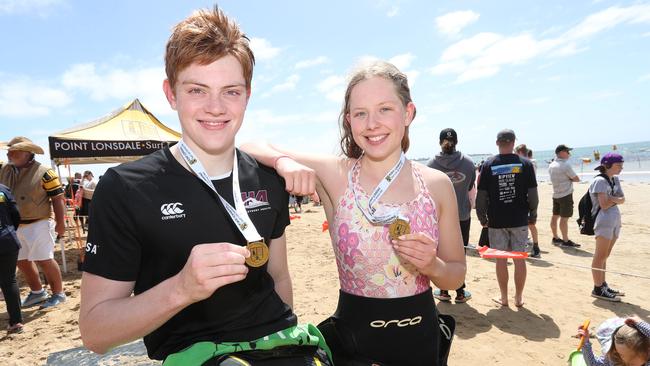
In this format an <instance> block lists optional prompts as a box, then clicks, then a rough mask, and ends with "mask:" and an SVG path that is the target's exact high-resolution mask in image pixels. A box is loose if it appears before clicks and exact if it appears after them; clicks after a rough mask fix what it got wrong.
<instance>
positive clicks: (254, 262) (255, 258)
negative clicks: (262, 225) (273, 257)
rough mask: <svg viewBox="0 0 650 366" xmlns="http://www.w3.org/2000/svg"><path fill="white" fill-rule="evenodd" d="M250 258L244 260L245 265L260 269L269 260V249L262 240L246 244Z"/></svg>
mask: <svg viewBox="0 0 650 366" xmlns="http://www.w3.org/2000/svg"><path fill="white" fill-rule="evenodd" d="M246 248H248V251H249V252H251V256H250V257H248V258H246V264H248V265H249V266H251V267H261V266H263V265H264V264H266V262H268V260H269V247H268V246H267V245H266V244H265V243H264V241H263V240H260V241H254V242H251V243H248V244H246Z"/></svg>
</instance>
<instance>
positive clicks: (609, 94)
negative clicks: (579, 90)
mask: <svg viewBox="0 0 650 366" xmlns="http://www.w3.org/2000/svg"><path fill="white" fill-rule="evenodd" d="M622 94H623V93H622V92H620V91H617V90H602V91H598V92H594V93H591V94H589V95H587V96H586V98H587V99H592V100H603V99H610V98H614V97H618V96H619V95H622Z"/></svg>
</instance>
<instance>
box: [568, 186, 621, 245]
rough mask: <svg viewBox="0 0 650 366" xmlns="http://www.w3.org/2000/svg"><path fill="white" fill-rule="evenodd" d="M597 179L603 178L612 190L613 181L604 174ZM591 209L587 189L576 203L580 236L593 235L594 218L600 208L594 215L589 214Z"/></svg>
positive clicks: (591, 204) (591, 203)
mask: <svg viewBox="0 0 650 366" xmlns="http://www.w3.org/2000/svg"><path fill="white" fill-rule="evenodd" d="M597 176H598V177H603V178H605V179H606V180H607V182H608V183H609V185H610V186H611V187H612V191H613V190H614V180H613V179H612V180H610V179H609V177H608V176H607V175H605V174H598V175H597ZM592 209H593V202H591V195H590V194H589V189H588V188H587V192H585V194H584V195H583V196H582V198H580V202H578V220H577V222H578V227H579V228H580V234H582V235H590V236H592V235H594V224H595V223H596V216H598V213H600V207H598V210H596V213H595V214H594V215H592V214H591V210H592Z"/></svg>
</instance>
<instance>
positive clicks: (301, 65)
mask: <svg viewBox="0 0 650 366" xmlns="http://www.w3.org/2000/svg"><path fill="white" fill-rule="evenodd" d="M328 62H330V59H329V58H327V57H325V56H318V57H316V58H312V59H308V60H302V61H298V62H296V66H294V67H295V68H296V69H306V68H308V67H314V66H318V65H322V64H325V63H328Z"/></svg>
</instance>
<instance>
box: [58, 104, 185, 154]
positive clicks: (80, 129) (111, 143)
mask: <svg viewBox="0 0 650 366" xmlns="http://www.w3.org/2000/svg"><path fill="white" fill-rule="evenodd" d="M180 138H181V134H180V133H178V132H176V131H174V130H172V129H171V128H169V127H167V126H165V125H164V124H162V122H160V121H159V120H158V118H156V116H154V115H153V114H152V113H151V112H149V111H148V110H147V109H146V108H145V107H144V106H143V105H142V104H141V103H140V101H139V100H138V99H134V100H133V101H131V102H129V103H127V104H125V105H124V106H123V107H121V108H118V109H117V110H115V111H113V112H111V113H109V114H108V115H106V116H103V117H100V118H99V119H96V120H94V121H92V122H89V123H86V124H83V125H80V126H76V127H72V128H70V129H67V130H64V131H61V132H59V133H56V134H54V135H53V136H49V138H48V139H49V144H50V156H51V159H52V162H53V163H54V164H55V165H57V166H58V165H62V164H63V165H70V164H94V163H123V162H126V161H131V160H136V159H138V158H139V157H142V156H144V155H148V154H150V153H152V152H154V151H156V150H159V149H161V148H163V147H166V146H170V145H173V144H175V143H176V142H178V140H179V139H180Z"/></svg>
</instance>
